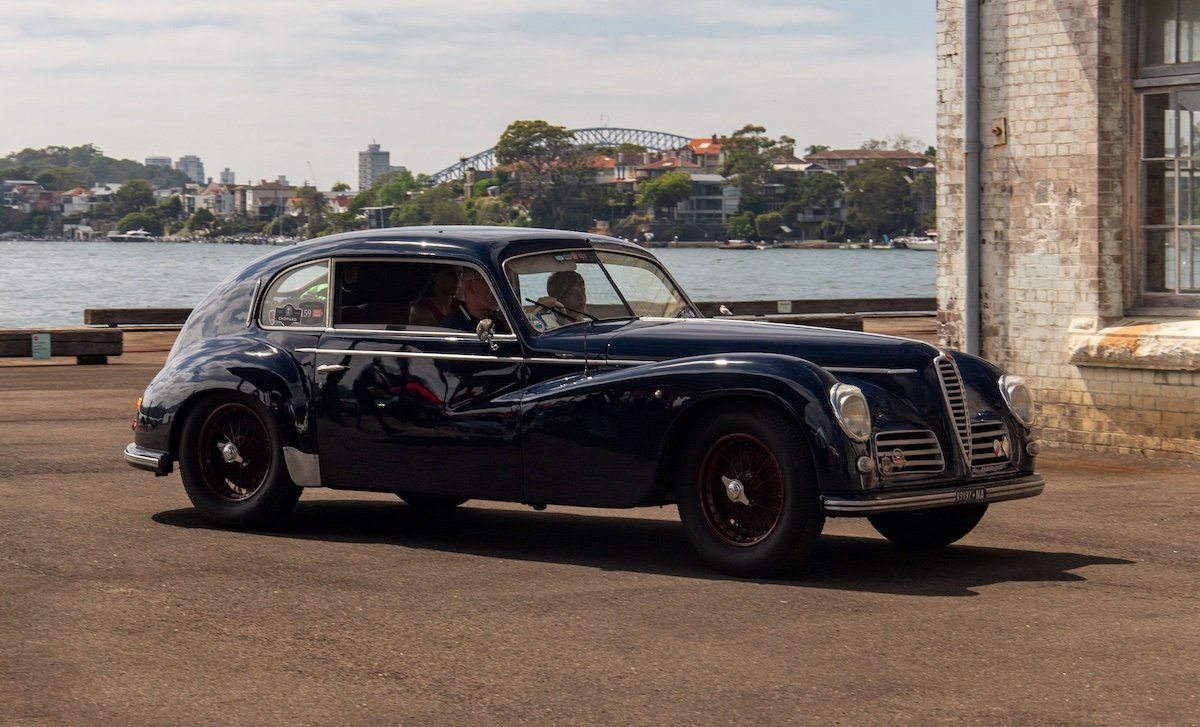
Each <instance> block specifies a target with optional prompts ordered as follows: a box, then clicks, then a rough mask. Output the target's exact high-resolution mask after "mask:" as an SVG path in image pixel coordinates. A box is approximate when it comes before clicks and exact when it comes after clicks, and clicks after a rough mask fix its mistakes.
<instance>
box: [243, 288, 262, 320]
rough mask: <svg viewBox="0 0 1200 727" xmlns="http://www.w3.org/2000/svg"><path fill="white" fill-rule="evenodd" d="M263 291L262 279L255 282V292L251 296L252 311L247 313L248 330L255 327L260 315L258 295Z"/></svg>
mask: <svg viewBox="0 0 1200 727" xmlns="http://www.w3.org/2000/svg"><path fill="white" fill-rule="evenodd" d="M261 290H262V278H261V277H259V278H258V279H257V280H255V281H254V292H253V293H251V294H250V310H248V311H246V328H249V327H250V326H252V325H254V319H255V318H256V317H257V314H258V293H259V291H261Z"/></svg>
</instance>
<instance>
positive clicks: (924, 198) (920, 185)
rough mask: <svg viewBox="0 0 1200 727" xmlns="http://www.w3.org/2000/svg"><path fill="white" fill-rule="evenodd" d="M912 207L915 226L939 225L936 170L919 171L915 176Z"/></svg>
mask: <svg viewBox="0 0 1200 727" xmlns="http://www.w3.org/2000/svg"><path fill="white" fill-rule="evenodd" d="M912 208H913V224H914V225H915V226H917V227H922V228H924V227H936V226H937V177H936V175H935V174H934V172H917V174H916V175H915V176H914V177H913V182H912ZM930 221H932V224H930Z"/></svg>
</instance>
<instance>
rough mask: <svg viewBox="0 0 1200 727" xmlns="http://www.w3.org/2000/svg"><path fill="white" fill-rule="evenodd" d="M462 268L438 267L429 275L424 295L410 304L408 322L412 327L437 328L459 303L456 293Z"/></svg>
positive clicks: (455, 266)
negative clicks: (410, 309)
mask: <svg viewBox="0 0 1200 727" xmlns="http://www.w3.org/2000/svg"><path fill="white" fill-rule="evenodd" d="M461 273H462V268H461V267H459V266H458V265H438V266H437V267H435V268H434V269H433V270H432V271H430V273H429V285H428V287H426V289H425V295H423V296H421V297H420V298H417V299H416V300H414V301H413V303H412V312H411V313H410V314H409V317H408V322H409V324H410V325H414V326H438V325H441V323H442V321H443V320H444V319H445V318H446V316H448V315H450V313H451V311H453V310H454V306H455V304H457V303H459V302H460V301H459V300H458V298H456V297H455V294H456V293H457V292H458V285H459V278H460V276H461Z"/></svg>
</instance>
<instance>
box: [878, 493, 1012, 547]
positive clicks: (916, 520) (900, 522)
mask: <svg viewBox="0 0 1200 727" xmlns="http://www.w3.org/2000/svg"><path fill="white" fill-rule="evenodd" d="M987 508H988V506H987V503H986V502H985V503H982V504H979V505H963V506H961V507H947V508H942V509H938V510H921V511H918V512H894V513H886V514H883V515H871V516H869V517H868V518H867V520H869V521H870V522H871V526H872V527H874V528H875V530H876V531H877V532H878V533H879V534H880V535H882V536H883V537H885V538H887V539H888V540H890V541H892V542H893V543H896V544H897V545H922V546H926V547H941V546H943V545H949V544H951V543H953V542H955V541H957V540H960V539H962V538H963V537H965V536H966V534H967V533H969V532H971V531H972V530H974V529H975V526H976V525H978V524H979V521H980V520H981V519H982V518H983V514H984V513H985V512H987Z"/></svg>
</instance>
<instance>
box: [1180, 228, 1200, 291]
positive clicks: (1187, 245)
mask: <svg viewBox="0 0 1200 727" xmlns="http://www.w3.org/2000/svg"><path fill="white" fill-rule="evenodd" d="M1198 264H1200V230H1180V232H1179V288H1180V291H1179V292H1181V293H1200V272H1197V270H1196V266H1197V265H1198Z"/></svg>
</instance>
